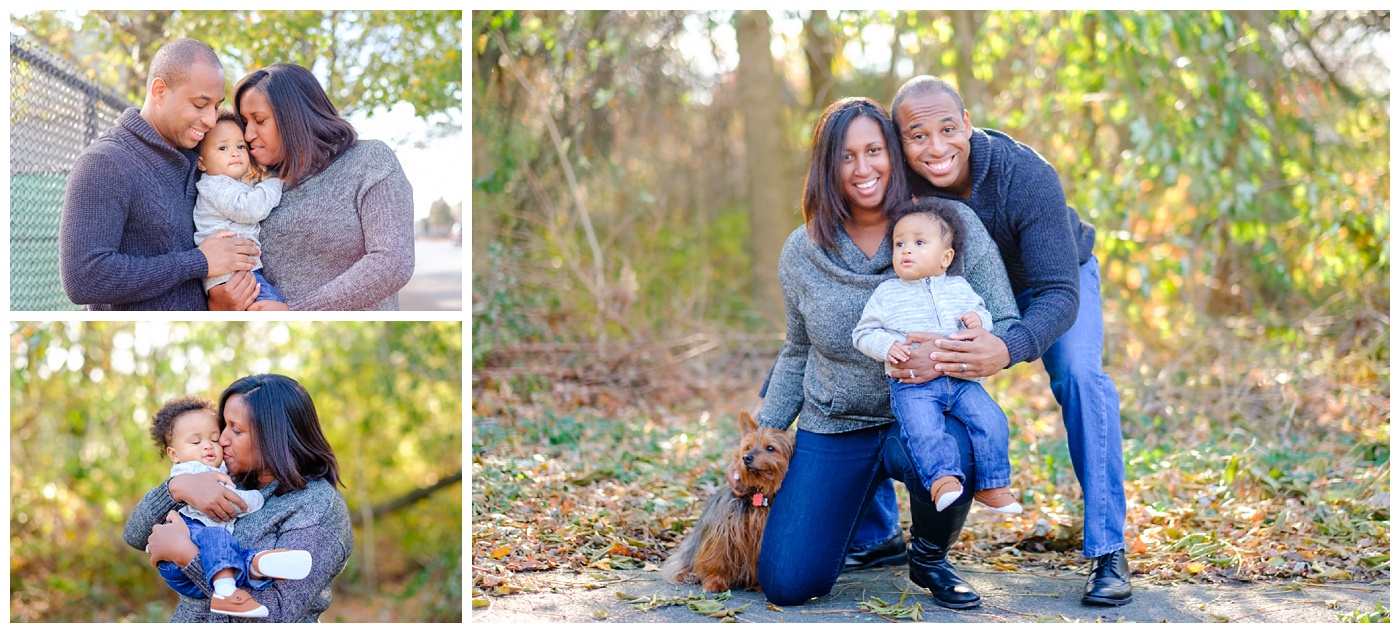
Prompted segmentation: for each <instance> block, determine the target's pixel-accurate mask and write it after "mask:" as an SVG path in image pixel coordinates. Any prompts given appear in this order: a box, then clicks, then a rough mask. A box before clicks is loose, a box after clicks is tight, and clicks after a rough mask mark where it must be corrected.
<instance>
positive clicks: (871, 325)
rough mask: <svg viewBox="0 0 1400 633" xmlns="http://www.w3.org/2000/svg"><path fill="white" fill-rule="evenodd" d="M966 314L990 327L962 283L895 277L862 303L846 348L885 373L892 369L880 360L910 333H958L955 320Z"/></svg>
mask: <svg viewBox="0 0 1400 633" xmlns="http://www.w3.org/2000/svg"><path fill="white" fill-rule="evenodd" d="M968 312H974V313H976V314H977V317H978V318H980V319H982V325H983V327H985V326H987V325H988V324H992V323H993V320H992V315H991V314H990V313H988V312H987V306H986V304H985V303H984V302H983V301H982V297H981V296H980V295H978V294H977V292H976V291H974V290H973V289H972V286H971V285H969V284H968V283H967V280H966V279H963V278H962V277H959V276H957V275H947V274H944V275H935V276H933V277H924V278H923V279H913V280H909V279H901V278H899V277H895V278H894V279H889V280H886V281H885V282H884V283H882V284H880V285H879V286H878V287H877V288H875V292H874V294H871V295H870V300H869V301H866V302H865V310H864V311H863V312H861V315H860V322H859V323H857V324H856V328H855V330H853V331H852V332H851V342H852V343H853V344H854V345H855V346H856V349H858V350H860V351H861V352H862V353H864V354H865V355H866V356H869V357H871V358H874V359H876V360H880V361H885V372H886V373H889V371H890V370H891V369H893V367H892V366H891V365H890V363H889V361H886V360H885V359H886V358H887V357H888V356H889V352H890V347H892V346H893V345H894V344H895V343H899V342H903V341H904V337H905V336H906V335H908V334H909V333H910V332H928V333H930V334H938V335H940V336H950V335H952V334H954V333H956V332H957V331H958V329H959V319H960V318H962V315H964V314H967V313H968ZM1002 325H1003V326H1004V325H1005V323H1003V324H1002ZM993 327H995V326H993ZM954 378H962V376H954ZM964 380H974V379H971V378H964Z"/></svg>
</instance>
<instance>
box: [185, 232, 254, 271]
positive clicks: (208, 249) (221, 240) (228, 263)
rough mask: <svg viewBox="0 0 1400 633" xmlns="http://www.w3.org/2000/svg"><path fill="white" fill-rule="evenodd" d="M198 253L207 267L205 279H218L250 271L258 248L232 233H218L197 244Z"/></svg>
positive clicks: (246, 239) (249, 241) (251, 242)
mask: <svg viewBox="0 0 1400 633" xmlns="http://www.w3.org/2000/svg"><path fill="white" fill-rule="evenodd" d="M199 252H201V253H204V261H205V263H206V264H207V265H208V267H209V271H208V273H206V274H205V275H204V276H205V277H218V276H219V275H223V274H225V273H231V272H235V271H239V270H252V269H253V266H254V265H255V264H257V261H258V253H259V252H260V251H258V247H257V245H256V244H255V243H254V242H253V240H250V239H248V238H246V237H238V234H237V233H234V232H233V231H219V232H217V233H215V234H213V235H210V236H209V237H206V238H204V241H203V242H200V243H199Z"/></svg>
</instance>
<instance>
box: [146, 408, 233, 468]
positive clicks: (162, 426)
mask: <svg viewBox="0 0 1400 633" xmlns="http://www.w3.org/2000/svg"><path fill="white" fill-rule="evenodd" d="M200 409H204V410H206V411H209V412H210V413H213V414H215V415H218V411H217V410H216V409H214V403H213V402H212V401H210V400H209V399H208V398H201V397H199V396H180V397H178V398H171V399H170V400H167V401H165V404H163V405H160V410H159V411H156V417H155V420H154V421H152V423H151V439H153V440H155V442H156V448H158V449H160V454H161V456H162V457H164V456H165V449H166V448H167V447H169V446H170V439H171V438H170V434H171V433H174V432H175V420H178V419H180V416H182V415H184V414H186V413H189V412H191V411H199V410H200Z"/></svg>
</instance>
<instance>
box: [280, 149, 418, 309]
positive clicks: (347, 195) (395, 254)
mask: <svg viewBox="0 0 1400 633" xmlns="http://www.w3.org/2000/svg"><path fill="white" fill-rule="evenodd" d="M262 245H263V253H262V261H263V271H262V272H263V276H264V277H266V278H267V281H268V283H270V284H272V285H273V287H275V288H277V291H278V292H280V293H282V296H283V297H285V298H286V299H287V305H288V306H289V307H290V308H291V309H293V310H397V309H399V298H398V291H399V288H402V287H403V286H404V285H405V284H407V283H408V279H409V278H410V277H412V276H413V188H412V187H411V186H410V185H409V183H408V178H407V177H406V176H404V173H403V168H402V167H400V166H399V159H398V158H397V157H396V156H394V152H393V150H391V149H389V146H388V145H385V144H384V143H383V142H380V141H372V140H361V141H360V142H358V143H356V144H355V146H354V147H351V148H350V149H348V150H346V151H345V153H344V154H342V155H341V156H339V157H338V158H336V159H335V161H334V162H332V163H331V164H330V165H329V166H328V167H326V169H325V170H324V171H322V172H321V173H319V174H316V175H314V176H311V177H309V178H305V179H303V180H302V181H301V182H300V183H298V184H297V186H296V187H295V188H292V189H284V190H283V192H282V202H281V204H279V205H278V206H277V208H276V209H273V210H272V213H271V214H270V215H268V217H267V219H266V220H263V222H262Z"/></svg>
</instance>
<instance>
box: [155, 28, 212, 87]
mask: <svg viewBox="0 0 1400 633" xmlns="http://www.w3.org/2000/svg"><path fill="white" fill-rule="evenodd" d="M198 62H204V63H207V64H210V65H212V66H213V67H215V68H217V69H219V70H220V71H223V69H224V65H223V64H222V63H220V62H219V56H218V55H215V54H214V49H212V48H209V45H208V44H205V43H204V42H201V41H199V40H192V39H190V38H187V37H183V38H180V39H178V40H174V41H170V42H166V43H165V45H163V46H161V47H160V50H157V51H156V54H155V57H152V58H151V70H150V73H148V74H147V76H146V89H147V90H150V89H151V85H152V84H154V83H155V80H156V77H160V78H161V79H164V80H165V85H167V86H170V87H171V88H177V87H179V86H180V85H181V84H183V83H185V82H186V81H188V80H189V78H190V72H189V70H190V67H191V66H193V65H195V64H196V63H198Z"/></svg>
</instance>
